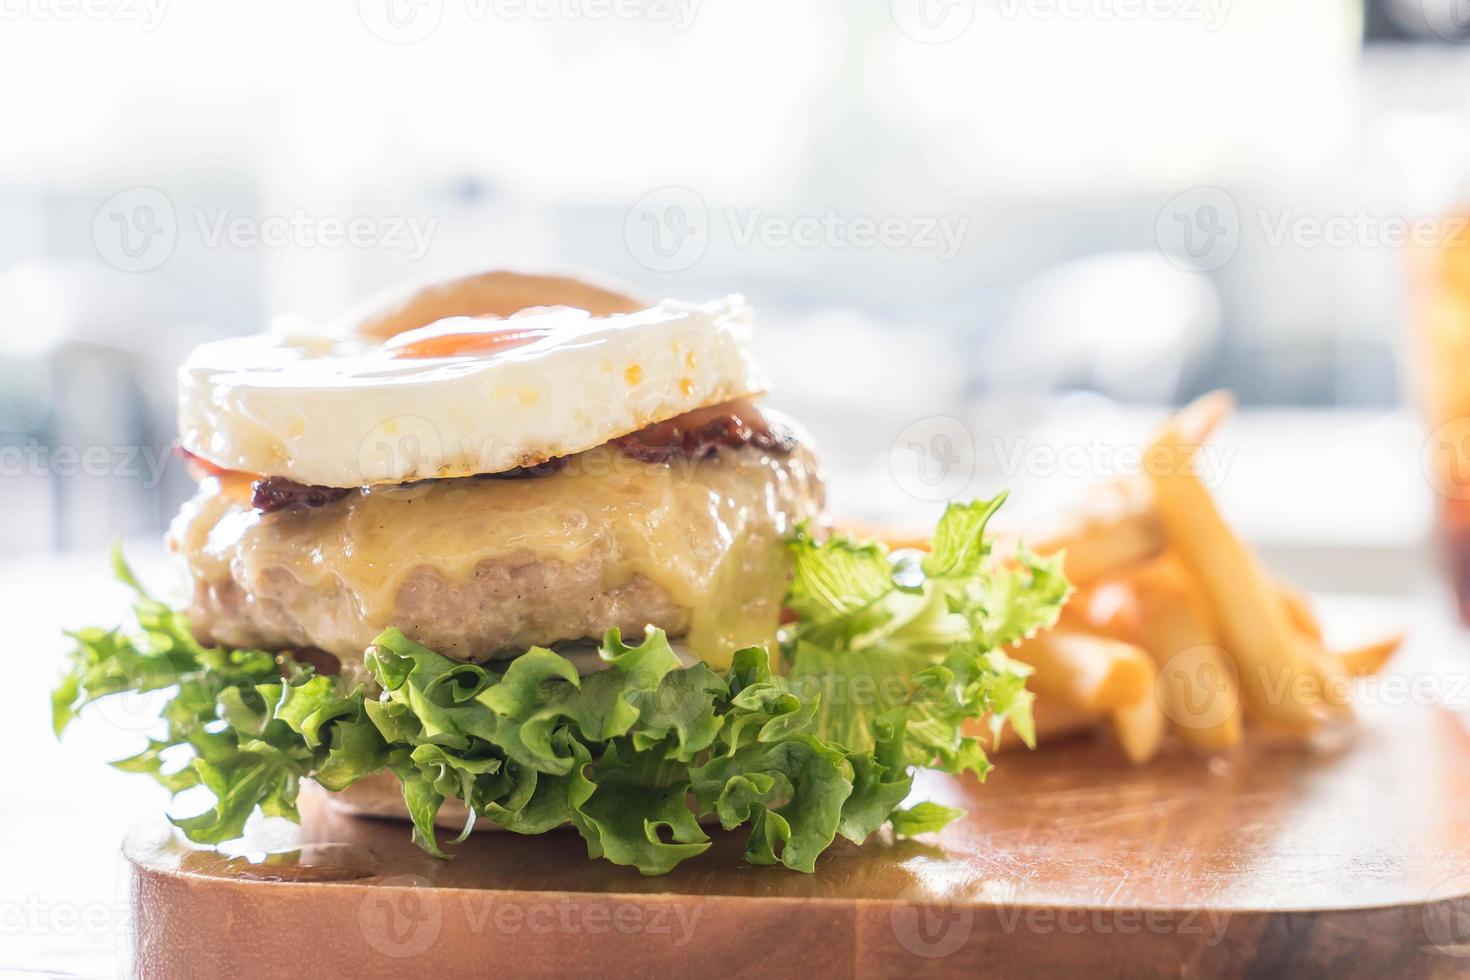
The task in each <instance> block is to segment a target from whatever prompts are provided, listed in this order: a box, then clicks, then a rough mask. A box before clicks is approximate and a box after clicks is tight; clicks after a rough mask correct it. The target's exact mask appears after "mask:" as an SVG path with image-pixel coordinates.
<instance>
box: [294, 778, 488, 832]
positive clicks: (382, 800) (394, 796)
mask: <svg viewBox="0 0 1470 980" xmlns="http://www.w3.org/2000/svg"><path fill="white" fill-rule="evenodd" d="M301 789H302V792H305V793H310V794H311V795H312V796H314V797H316V798H317V799H319V800H321V801H323V802H324V803H326V805H327V806H328V807H330V808H331V809H332V810H333V811H335V812H337V813H342V814H346V815H347V816H350V817H379V818H382V817H388V818H391V819H393V820H407V819H409V816H408V807H407V806H406V805H405V804H404V802H403V784H402V783H400V782H399V781H398V777H397V776H395V775H393V774H392V773H391V772H379V773H374V774H373V775H371V776H364V777H363V778H362V779H359V780H358V781H357V782H355V783H353V784H352V785H351V786H349V787H347V788H346V789H344V790H341V791H340V792H336V793H334V792H332V791H331V790H329V789H325V788H324V787H322V786H320V785H319V784H317V783H315V782H313V781H312V780H309V779H308V780H306V781H304V782H303V783H302V784H301ZM468 818H469V811H468V810H467V809H465V805H464V804H463V803H461V802H460V801H459V800H455V799H448V800H445V801H444V804H443V805H442V806H440V807H439V812H438V813H437V814H435V816H434V825H435V826H436V827H442V828H443V829H445V830H453V831H456V832H458V831H460V830H463V829H464V824H465V820H467V819H468ZM503 829H504V828H502V827H500V826H498V825H497V824H496V823H494V822H493V821H490V820H478V821H476V822H475V830H476V831H488V830H503Z"/></svg>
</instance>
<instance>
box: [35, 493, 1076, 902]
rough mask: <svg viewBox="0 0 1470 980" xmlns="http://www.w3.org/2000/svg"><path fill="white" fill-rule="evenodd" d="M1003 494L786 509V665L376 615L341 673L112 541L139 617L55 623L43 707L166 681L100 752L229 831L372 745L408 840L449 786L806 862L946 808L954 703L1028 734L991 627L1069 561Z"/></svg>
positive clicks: (352, 762)
mask: <svg viewBox="0 0 1470 980" xmlns="http://www.w3.org/2000/svg"><path fill="white" fill-rule="evenodd" d="M1000 503H1001V499H1000V498H997V499H995V500H991V501H978V502H976V503H973V504H966V505H960V504H952V505H950V507H949V508H948V509H947V510H946V512H945V514H944V516H943V518H942V519H941V520H940V523H939V526H938V528H937V530H936V532H935V535H934V539H933V549H932V551H931V552H930V553H929V554H927V555H925V556H923V558H922V559H918V558H917V557H916V556H905V555H900V556H891V555H889V554H888V553H887V552H886V551H885V550H884V549H883V548H882V547H880V546H878V545H874V544H859V543H855V542H853V541H849V540H847V539H845V538H840V537H831V538H827V539H826V540H819V539H818V538H816V537H815V536H814V535H813V534H812V533H811V532H810V531H809V529H807V528H804V527H803V528H799V529H798V530H797V531H796V533H795V534H794V535H793V536H792V538H791V539H790V541H789V543H788V547H789V551H790V556H791V562H792V585H791V591H790V595H789V597H788V600H787V605H788V606H789V608H790V609H791V610H792V611H793V612H794V613H795V614H796V616H797V619H796V622H795V623H794V624H793V625H792V626H791V627H789V628H788V629H787V630H785V631H784V633H783V636H782V640H781V649H780V651H779V653H780V659H781V661H782V663H784V664H785V665H786V669H785V670H784V671H777V670H775V669H774V668H773V664H772V660H771V655H770V653H769V652H768V651H766V650H764V649H762V648H758V647H753V648H750V649H746V650H741V651H739V652H738V653H736V654H735V656H734V659H733V663H732V666H731V667H730V669H728V670H725V671H716V670H713V669H711V668H710V667H708V666H706V665H704V664H696V665H695V666H692V667H684V666H681V664H680V661H679V658H678V656H677V655H676V654H675V652H674V650H673V649H672V648H671V646H670V645H669V642H668V639H667V637H665V635H664V634H663V632H662V631H660V630H657V629H653V628H649V630H648V631H647V633H646V634H645V635H644V636H643V637H642V638H641V640H640V641H639V642H638V643H637V644H636V645H630V644H628V643H625V642H624V640H623V638H622V636H620V635H619V633H618V632H617V631H616V630H613V631H610V632H609V633H608V634H607V635H606V636H605V637H604V639H603V641H602V643H601V646H600V648H599V653H600V655H601V658H602V660H603V662H604V665H605V669H603V670H600V671H598V672H595V673H592V674H589V675H587V676H579V674H578V672H577V670H576V669H575V668H574V667H573V665H572V664H571V662H570V661H568V660H567V659H566V658H565V657H563V656H561V655H560V654H558V653H557V652H555V651H553V650H549V649H544V648H539V647H538V648H533V649H531V650H529V651H527V652H526V653H524V654H522V655H520V656H518V657H516V658H514V659H513V660H510V661H509V662H502V663H497V664H492V665H488V666H480V665H476V664H467V663H462V662H459V661H456V660H452V659H450V658H448V657H445V656H442V655H441V654H439V653H437V652H435V651H433V650H430V649H428V648H426V647H424V646H422V645H420V644H418V643H415V642H413V641H412V640H411V639H409V638H408V637H406V636H405V635H403V634H402V633H401V632H399V631H397V630H393V629H390V630H388V631H386V632H384V633H383V634H382V635H381V636H379V637H378V638H377V639H376V640H375V641H374V643H373V645H372V647H371V648H370V649H369V650H368V651H367V652H366V656H365V659H364V667H365V671H364V672H362V675H360V676H362V680H361V681H358V682H349V681H348V680H347V679H346V678H345V677H342V676H327V675H323V674H318V673H316V672H315V671H314V670H313V669H312V668H311V667H310V666H308V665H304V664H301V663H298V662H296V661H294V660H292V659H291V658H290V657H288V656H277V655H273V654H270V653H266V652H263V651H259V650H232V649H224V648H210V647H205V646H202V645H201V644H199V643H198V642H196V641H195V639H194V637H193V635H192V633H191V632H190V629H189V625H188V622H187V621H186V619H185V617H184V616H183V615H182V614H180V613H178V612H176V611H174V610H172V609H170V608H169V607H168V606H167V605H165V604H163V603H161V602H159V601H157V600H156V599H154V598H152V597H151V596H150V595H149V594H148V593H147V592H146V591H145V590H144V589H143V588H142V586H141V585H140V584H139V583H138V581H137V579H136V577H135V576H134V575H133V574H132V572H131V571H130V570H129V569H128V568H127V566H126V564H125V563H124V562H123V560H122V558H121V556H116V557H115V565H116V570H117V574H118V577H119V578H120V579H122V580H123V581H124V582H126V583H128V584H129V585H130V586H132V587H133V588H134V589H135V590H136V592H137V601H136V604H135V614H136V620H137V627H136V628H135V629H127V630H122V629H114V630H99V629H85V630H79V631H77V632H74V633H71V634H70V636H71V637H72V638H73V639H74V640H75V643H76V646H75V649H74V651H73V653H72V655H71V669H70V671H69V672H68V673H67V674H66V676H65V677H64V678H63V680H62V681H61V683H60V684H59V685H58V687H57V689H56V691H55V692H54V694H53V699H52V709H53V711H52V714H53V724H54V727H55V729H56V732H57V734H58V735H60V733H61V732H62V731H63V730H64V729H65V728H66V726H67V725H68V724H69V723H70V722H71V721H72V720H73V719H74V718H75V717H76V716H77V713H78V712H79V711H80V710H81V709H82V707H83V706H84V705H86V704H87V703H89V702H91V701H94V700H96V699H98V698H102V697H106V696H109V695H113V694H118V693H122V692H141V691H155V690H159V691H164V690H166V691H168V692H169V695H170V696H169V699H168V701H167V703H166V704H165V706H164V708H163V710H162V712H161V719H160V726H159V727H160V729H161V730H162V735H161V737H157V738H153V739H150V740H149V742H148V745H147V746H146V747H145V748H144V749H143V751H141V752H139V753H138V754H136V755H134V756H132V757H130V758H127V759H124V760H122V761H120V762H117V763H115V765H116V766H117V767H118V768H120V769H124V770H127V771H130V772H142V773H148V774H150V775H152V776H153V777H154V778H155V779H157V780H158V781H159V782H160V783H162V784H163V785H164V786H165V787H167V788H168V789H169V790H170V791H171V792H173V793H179V792H182V791H184V790H188V789H193V788H195V787H204V788H205V789H206V790H208V791H209V793H211V794H212V795H213V798H214V804H213V806H212V807H211V808H209V809H207V810H205V811H204V812H202V813H200V814H198V815H196V816H192V817H186V818H181V819H174V818H171V819H173V822H174V823H175V825H177V826H178V827H179V829H180V830H181V831H182V832H183V834H184V835H185V836H186V837H188V838H189V839H190V840H193V841H195V842H198V843H201V844H218V843H222V842H225V841H228V840H232V839H234V838H237V837H239V836H240V835H241V834H242V832H243V830H244V826H245V822H246V820H247V819H248V818H249V817H250V816H251V815H252V814H253V813H255V812H256V811H257V810H258V811H260V812H262V813H264V814H266V815H268V816H283V817H288V818H292V819H297V816H298V815H297V812H296V798H297V793H298V791H299V789H300V785H301V781H302V780H304V779H312V780H315V781H316V782H318V783H320V784H321V785H322V786H324V787H326V788H327V789H329V790H333V791H336V790H342V789H345V788H346V787H348V786H350V785H352V784H353V783H354V782H356V781H357V780H359V779H361V778H363V777H364V776H367V775H370V774H372V773H377V772H381V771H383V770H388V771H391V772H392V773H394V774H395V775H396V776H397V778H398V779H399V780H400V782H401V783H402V787H403V794H404V801H405V805H406V807H407V810H408V812H409V814H410V816H411V818H412V821H413V828H414V837H415V840H416V841H417V842H418V843H419V844H420V845H421V846H423V847H424V848H425V849H426V850H428V851H429V852H431V853H433V854H435V855H439V856H445V850H444V847H445V846H446V845H445V844H444V843H443V842H441V840H440V835H439V833H438V832H437V831H436V828H435V818H436V817H437V815H438V812H439V809H440V807H441V806H442V805H443V804H444V802H445V801H446V800H448V799H456V800H460V801H462V802H463V803H464V804H465V805H466V806H467V808H468V810H469V812H470V814H471V818H470V823H469V824H468V825H466V827H465V828H464V833H463V834H461V835H460V838H459V839H460V840H462V839H463V837H464V836H465V835H466V834H468V833H469V831H470V829H471V827H472V825H473V823H474V821H475V820H488V821H491V822H492V823H495V824H498V825H500V826H501V827H504V828H505V829H507V830H510V831H514V832H516V833H524V834H540V833H544V832H546V831H549V830H552V829H554V828H557V827H562V826H568V825H569V826H571V827H573V828H575V829H576V831H577V833H579V834H580V835H581V837H582V839H583V840H584V842H585V843H586V846H587V851H588V854H589V856H590V857H592V858H605V859H607V860H609V861H611V862H613V863H615V864H622V865H628V866H631V867H635V868H637V869H638V870H639V871H640V872H642V873H644V874H650V875H652V874H662V873H664V872H667V871H669V870H670V869H671V868H673V867H674V866H676V865H677V864H679V863H680V862H681V861H684V860H686V859H688V858H691V857H694V856H696V855H698V854H700V853H701V852H703V851H704V850H706V849H707V848H708V847H709V845H710V839H709V836H708V835H707V834H706V833H705V831H704V828H703V826H702V822H705V823H707V822H709V821H711V820H716V821H718V822H719V824H720V825H721V826H722V827H724V828H725V829H727V830H734V829H736V828H740V827H744V828H746V829H747V832H748V837H747V843H746V849H745V857H746V859H747V860H748V861H750V862H752V863H754V864H776V863H780V864H782V865H785V866H786V867H788V868H792V869H795V870H799V871H811V870H813V868H814V867H815V863H816V860H817V858H818V857H819V856H820V855H821V854H822V852H823V851H825V850H826V849H827V848H828V847H830V846H831V844H832V842H833V841H834V840H835V839H836V838H837V837H838V836H841V837H844V838H846V839H848V840H851V841H853V842H855V843H862V842H863V841H864V840H866V839H867V838H868V837H869V836H870V835H872V834H873V833H875V832H877V831H879V830H880V829H882V828H884V827H885V826H886V827H889V828H890V829H891V831H892V833H894V834H896V835H909V834H919V833H926V832H930V831H934V830H938V829H940V828H942V827H943V826H944V825H945V824H947V823H949V822H950V821H951V820H953V819H955V817H957V816H958V815H959V811H956V810H953V809H950V808H948V807H942V806H938V805H936V804H933V803H928V802H920V803H917V804H915V805H913V806H911V807H907V808H905V807H904V806H903V804H904V801H905V800H906V799H907V798H908V797H909V796H910V794H911V791H912V788H913V774H914V771H915V770H916V769H918V768H930V769H937V770H941V771H944V772H949V773H956V774H957V773H963V772H972V773H975V774H976V775H977V776H980V777H983V776H984V774H985V772H986V770H987V769H988V768H989V763H988V761H987V759H986V755H985V752H984V749H983V747H982V744H981V739H980V738H978V737H976V736H975V735H974V734H972V733H971V732H969V731H967V730H966V728H967V723H968V722H971V721H973V720H976V719H982V718H988V719H989V724H990V725H991V727H992V730H993V732H995V733H997V734H998V733H999V731H1000V728H1001V726H1002V725H1003V724H1005V723H1007V722H1009V723H1010V724H1011V725H1012V726H1013V727H1014V728H1015V729H1016V731H1017V732H1018V733H1019V734H1020V735H1021V736H1022V738H1023V739H1025V740H1026V741H1027V742H1028V743H1029V742H1030V740H1031V737H1032V735H1031V717H1030V702H1031V697H1030V695H1029V694H1028V693H1027V691H1026V689H1025V683H1024V679H1025V668H1024V667H1022V666H1021V665H1019V664H1016V663H1014V662H1012V661H1010V660H1008V659H1007V658H1006V657H1005V656H1004V655H1003V654H1002V653H1001V652H1000V651H999V648H1000V647H1002V646H1004V645H1006V644H1009V643H1012V642H1015V641H1016V640H1018V639H1021V638H1023V637H1024V636H1027V635H1029V634H1030V633H1032V632H1034V631H1036V630H1038V629H1042V628H1045V627H1047V626H1050V625H1051V624H1052V623H1054V622H1055V620H1056V617H1057V614H1058V612H1059V610H1060V608H1061V605H1062V603H1063V602H1064V601H1065V599H1066V597H1067V594H1068V586H1067V583H1066V581H1065V579H1064V578H1063V577H1062V575H1061V572H1060V565H1059V560H1051V561H1042V560H1039V559H1037V558H1035V557H1033V556H1031V555H1029V554H1026V553H1024V552H1021V553H1018V554H1017V555H1016V556H1015V557H1014V558H1013V559H1010V560H1007V561H1003V562H1002V561H996V560H993V557H992V555H991V553H990V547H989V544H988V542H987V541H986V539H985V528H986V523H987V522H988V521H989V519H990V517H991V516H992V515H993V514H994V513H995V510H996V508H997V507H999V506H1000ZM364 675H365V676H364ZM457 842H458V840H456V841H454V842H450V843H451V845H452V843H457Z"/></svg>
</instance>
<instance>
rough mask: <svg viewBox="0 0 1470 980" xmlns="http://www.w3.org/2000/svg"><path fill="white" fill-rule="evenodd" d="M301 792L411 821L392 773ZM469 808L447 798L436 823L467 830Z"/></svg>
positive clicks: (703, 821) (360, 812)
mask: <svg viewBox="0 0 1470 980" xmlns="http://www.w3.org/2000/svg"><path fill="white" fill-rule="evenodd" d="M301 791H302V792H303V793H307V794H310V795H311V796H312V797H313V798H315V799H317V800H320V801H321V802H323V803H325V804H326V806H327V807H328V808H330V809H331V810H332V812H334V813H341V814H343V815H345V816H349V817H375V818H378V819H384V818H386V819H390V820H408V819H409V816H408V807H407V806H406V805H405V804H404V802H403V784H402V783H400V782H399V781H398V777H397V776H395V775H393V773H391V772H387V771H384V772H379V773H374V774H373V775H371V776H364V777H363V778H361V779H359V780H358V781H357V782H355V783H353V784H352V785H351V786H349V787H347V788H346V789H344V790H342V791H341V792H337V793H334V792H332V791H331V790H329V789H326V788H324V787H322V786H321V785H319V784H318V783H316V782H313V781H312V780H310V779H307V780H303V781H302V783H301ZM468 818H469V811H468V810H467V809H465V805H464V804H463V803H461V802H460V801H459V800H455V799H447V800H445V801H444V804H443V805H442V806H440V807H439V812H438V813H437V814H435V815H434V826H436V827H439V828H441V829H444V830H452V831H454V832H455V833H458V832H459V831H461V830H463V829H464V825H465V820H467V819H468ZM698 820H699V824H700V826H704V827H713V826H717V825H718V824H719V822H720V818H719V816H718V815H716V814H715V813H714V812H710V813H706V814H704V815H703V816H702V817H699V818H698ZM489 831H495V832H497V833H509V831H507V830H506V829H505V828H504V827H502V826H500V825H499V824H497V823H495V822H494V821H493V820H477V821H475V832H476V833H482V832H489Z"/></svg>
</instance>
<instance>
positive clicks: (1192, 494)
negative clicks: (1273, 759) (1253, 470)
mask: <svg viewBox="0 0 1470 980" xmlns="http://www.w3.org/2000/svg"><path fill="white" fill-rule="evenodd" d="M1186 414H1187V413H1186ZM1190 452H1191V450H1190V449H1189V448H1188V447H1187V446H1186V443H1185V440H1184V437H1183V435H1182V434H1181V432H1180V429H1179V427H1178V425H1176V424H1175V423H1173V422H1170V423H1168V424H1166V425H1165V427H1164V429H1163V431H1162V432H1161V433H1160V434H1159V435H1158V437H1157V438H1156V439H1155V440H1154V443H1153V445H1152V446H1150V448H1149V453H1148V456H1147V457H1146V458H1147V459H1148V460H1150V461H1151V463H1150V465H1149V466H1148V468H1147V469H1148V478H1149V483H1150V484H1151V485H1152V486H1153V490H1154V500H1155V503H1156V504H1157V506H1158V509H1159V515H1160V517H1161V519H1162V521H1163V524H1164V526H1165V527H1166V528H1167V529H1168V534H1169V540H1170V541H1171V543H1172V544H1173V546H1174V548H1175V549H1176V551H1177V552H1178V554H1179V557H1180V559H1181V560H1182V561H1183V562H1184V565H1185V567H1187V568H1188V569H1189V571H1190V573H1191V574H1192V575H1193V576H1194V578H1195V580H1196V581H1197V582H1199V584H1200V588H1201V590H1202V591H1203V593H1204V595H1205V597H1206V599H1207V600H1208V601H1209V605H1210V608H1211V610H1212V611H1213V612H1214V614H1215V620H1216V622H1217V623H1219V627H1220V633H1221V636H1222V638H1223V639H1224V641H1225V643H1224V645H1225V647H1226V649H1228V650H1229V651H1230V653H1231V655H1232V656H1233V657H1234V658H1235V661H1236V666H1237V668H1238V671H1239V678H1240V687H1241V691H1242V692H1243V693H1244V695H1245V699H1246V704H1247V705H1248V706H1249V707H1250V708H1251V709H1252V710H1253V711H1255V712H1257V713H1259V714H1261V715H1262V716H1263V717H1266V718H1270V719H1271V720H1273V721H1274V722H1276V723H1277V724H1278V725H1279V726H1281V727H1284V728H1289V729H1292V730H1294V731H1303V732H1305V731H1310V730H1311V729H1313V728H1315V727H1316V726H1317V724H1318V723H1319V722H1320V720H1321V718H1322V715H1323V714H1324V711H1323V707H1322V705H1321V704H1320V703H1319V702H1320V700H1321V687H1322V677H1321V675H1320V674H1319V673H1318V671H1317V669H1316V666H1315V665H1314V664H1313V662H1312V661H1311V659H1310V657H1309V655H1308V653H1307V651H1306V650H1305V649H1304V647H1303V644H1302V640H1301V637H1300V636H1299V635H1298V634H1297V632H1296V630H1295V629H1293V628H1292V625H1291V622H1290V620H1289V619H1288V618H1287V614H1286V608H1285V606H1284V604H1283V603H1282V602H1281V600H1280V598H1279V596H1278V595H1277V593H1276V591H1275V589H1274V587H1273V585H1272V584H1271V583H1268V582H1267V581H1266V579H1265V578H1264V577H1263V576H1262V575H1261V572H1260V569H1259V568H1258V566H1257V562H1256V558H1255V556H1254V555H1253V554H1252V553H1251V552H1250V550H1249V549H1248V548H1247V547H1246V546H1245V544H1244V543H1243V542H1241V541H1240V539H1238V538H1237V537H1235V535H1234V534H1232V533H1231V531H1230V529H1229V527H1227V526H1226V524H1225V520H1224V518H1222V517H1221V516H1220V512H1219V510H1217V509H1216V507H1215V502H1214V500H1213V499H1211V497H1210V492H1209V491H1208V490H1207V489H1205V486H1204V484H1203V483H1201V482H1200V479H1199V477H1198V476H1197V475H1196V474H1195V473H1194V470H1193V468H1192V467H1191V466H1190V465H1188V464H1187V462H1186V460H1187V459H1188V458H1189V455H1190ZM1171 461H1172V462H1173V463H1174V464H1175V465H1167V464H1168V463H1170V462H1171Z"/></svg>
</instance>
